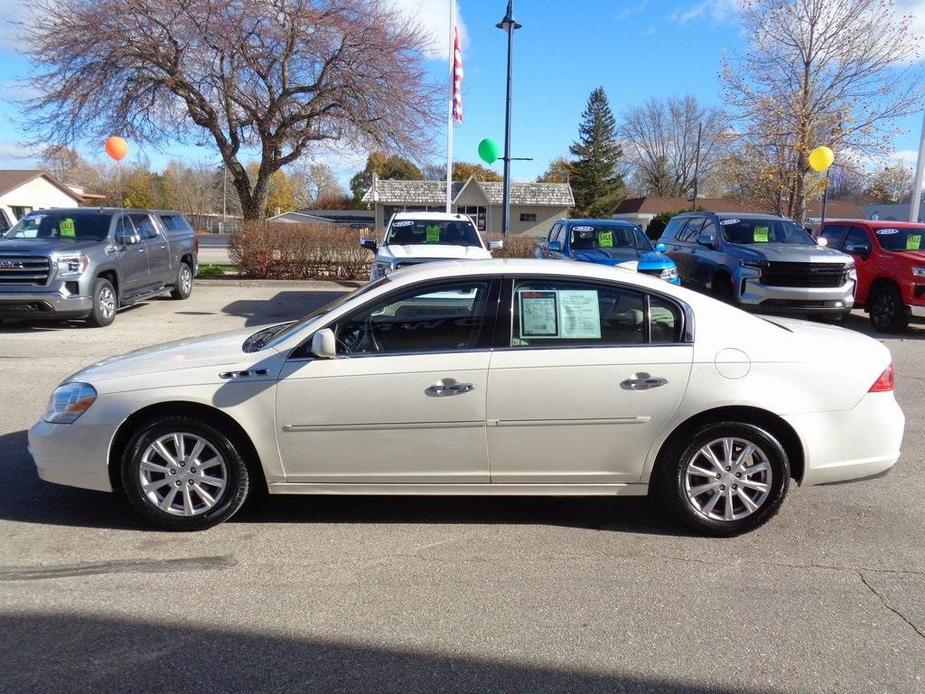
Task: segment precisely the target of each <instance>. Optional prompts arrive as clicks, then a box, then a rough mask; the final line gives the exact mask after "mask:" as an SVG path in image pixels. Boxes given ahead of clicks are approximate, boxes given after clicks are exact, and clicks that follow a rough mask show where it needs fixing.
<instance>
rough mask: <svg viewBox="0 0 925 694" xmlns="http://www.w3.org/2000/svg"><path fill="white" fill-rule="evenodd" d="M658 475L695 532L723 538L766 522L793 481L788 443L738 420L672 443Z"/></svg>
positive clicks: (672, 505) (666, 497) (664, 493)
mask: <svg viewBox="0 0 925 694" xmlns="http://www.w3.org/2000/svg"><path fill="white" fill-rule="evenodd" d="M688 442H689V443H688ZM657 475H658V477H657V479H656V480H654V482H655V484H656V486H657V490H658V492H659V495H660V497H661V500H662V502H663V503H664V504H665V506H666V507H667V508H668V510H669V511H670V512H671V513H672V514H673V515H674V516H675V517H676V518H678V519H679V520H680V521H681V522H683V523H685V524H686V525H688V526H690V527H692V528H694V529H695V530H698V531H699V532H701V533H703V534H706V535H714V536H719V537H727V536H731V535H738V534H739V533H743V532H747V531H749V530H753V529H755V528H757V527H758V526H760V525H762V524H764V523H766V522H767V521H768V520H769V519H770V518H771V517H772V516H773V515H774V514H775V513H777V510H778V509H779V508H780V505H781V503H782V502H783V500H784V496H785V495H786V494H787V488H788V486H789V484H790V466H789V462H788V460H787V454H786V452H785V451H784V448H783V446H781V444H780V443H779V442H778V441H777V439H775V438H774V437H773V436H772V435H771V434H769V433H768V432H766V431H764V430H762V429H759V428H758V427H756V426H753V425H751V424H743V423H737V422H721V423H718V424H710V425H708V426H706V427H704V428H703V429H701V430H699V431H698V432H697V433H696V434H695V435H694V436H693V438H690V437H685V438H684V439H683V440H681V441H678V442H677V443H676V444H674V445H671V446H670V447H669V448H668V449H667V450H666V451H664V452H663V455H662V456H661V457H660V461H659V468H658V470H657Z"/></svg>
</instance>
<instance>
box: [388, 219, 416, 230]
mask: <svg viewBox="0 0 925 694" xmlns="http://www.w3.org/2000/svg"><path fill="white" fill-rule="evenodd" d="M413 224H414V220H413V219H401V220H399V221H397V222H392V227H393V228H395V227H410V226H412V225H413Z"/></svg>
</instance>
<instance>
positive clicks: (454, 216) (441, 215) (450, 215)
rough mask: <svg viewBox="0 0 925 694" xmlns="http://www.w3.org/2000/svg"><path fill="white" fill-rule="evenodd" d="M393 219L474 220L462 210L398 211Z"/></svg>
mask: <svg viewBox="0 0 925 694" xmlns="http://www.w3.org/2000/svg"><path fill="white" fill-rule="evenodd" d="M393 219H396V220H398V219H424V220H431V221H435V222H459V221H466V222H470V223H471V222H472V219H471V218H470V217H469V215H465V214H462V213H460V212H396V213H395V216H394V217H393Z"/></svg>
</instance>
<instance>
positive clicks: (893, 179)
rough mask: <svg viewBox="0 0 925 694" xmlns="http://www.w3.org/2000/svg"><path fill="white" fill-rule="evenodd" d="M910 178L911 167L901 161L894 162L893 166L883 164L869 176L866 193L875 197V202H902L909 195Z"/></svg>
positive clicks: (911, 175)
mask: <svg viewBox="0 0 925 694" xmlns="http://www.w3.org/2000/svg"><path fill="white" fill-rule="evenodd" d="M912 179H913V174H912V169H911V168H909V167H908V166H905V165H904V164H903V163H902V162H896V164H894V165H893V166H885V167H884V168H882V169H880V170H879V171H877V172H876V173H875V174H874V175H873V176H872V177H871V179H870V186H869V187H868V188H867V193H868V194H869V195H871V196H873V197H874V198H876V199H877V202H885V203H897V202H902V201H903V200H905V199H906V198H907V197H909V191H910V190H912Z"/></svg>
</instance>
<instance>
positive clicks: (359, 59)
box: [20, 0, 437, 219]
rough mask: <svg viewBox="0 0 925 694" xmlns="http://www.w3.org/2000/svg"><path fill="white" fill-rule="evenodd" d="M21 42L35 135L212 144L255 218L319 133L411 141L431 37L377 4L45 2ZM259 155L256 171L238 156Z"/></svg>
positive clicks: (328, 137) (428, 119)
mask: <svg viewBox="0 0 925 694" xmlns="http://www.w3.org/2000/svg"><path fill="white" fill-rule="evenodd" d="M36 5H37V7H36V11H35V12H34V13H33V14H32V19H31V20H30V24H29V25H28V26H26V27H25V31H24V36H23V40H22V41H21V42H20V45H21V46H24V49H23V50H24V51H25V53H26V55H27V56H28V57H29V58H30V59H31V62H32V64H33V74H32V76H31V81H32V82H33V83H35V84H40V85H41V90H39V93H38V94H37V95H36V96H34V97H32V98H29V99H26V100H25V103H24V105H23V106H24V111H25V112H26V113H29V114H30V117H29V118H30V123H29V125H30V129H31V132H33V133H34V134H35V139H36V140H37V141H46V142H55V143H61V144H73V143H75V142H77V141H81V140H86V139H89V138H93V139H98V138H102V137H103V136H106V135H109V134H111V133H114V132H116V133H119V134H121V135H123V136H126V137H128V138H129V139H130V140H134V141H138V142H153V143H160V142H165V141H175V140H180V141H186V142H196V141H200V140H202V139H203V138H206V139H207V140H211V141H212V142H214V144H215V147H216V148H217V149H218V152H219V153H220V155H221V159H222V161H223V162H224V164H225V166H226V167H227V170H228V175H229V177H230V182H231V183H232V184H233V186H234V189H235V191H236V192H237V195H238V197H239V198H240V202H241V209H242V211H243V215H244V217H245V218H246V219H256V218H259V217H262V216H263V215H264V213H265V210H266V208H267V196H268V194H269V192H270V182H271V179H272V177H273V175H274V174H275V173H276V172H277V171H279V170H280V169H282V168H283V167H284V166H287V165H288V164H291V163H293V162H295V161H296V160H298V159H299V157H301V156H302V155H303V154H305V153H306V152H307V151H308V150H309V149H310V148H311V147H312V146H313V145H315V144H317V143H321V142H325V141H327V142H338V143H341V144H344V145H348V146H356V147H364V148H376V147H385V148H388V149H396V150H407V151H414V150H415V148H416V147H418V143H419V142H421V141H422V140H423V135H424V133H426V132H427V131H428V129H429V127H430V126H431V124H433V123H434V122H435V116H436V114H437V102H436V100H435V91H434V89H433V87H432V86H431V85H430V84H429V83H428V81H427V77H426V66H425V59H424V52H423V51H424V48H425V45H426V42H427V37H426V36H425V35H424V34H423V33H422V32H421V30H420V29H419V28H418V27H417V26H416V25H414V24H413V23H411V22H409V21H408V20H405V19H403V18H402V15H400V14H399V11H398V10H396V9H394V8H393V6H392V5H390V4H388V3H384V2H378V1H377V0H270V1H268V0H158V1H157V2H151V0H39V2H38V3H36ZM255 151H256V152H257V155H258V157H259V163H258V166H257V167H256V169H254V170H251V171H248V168H247V167H246V165H245V162H244V161H242V158H245V157H249V156H253V155H252V154H251V153H253V152H255Z"/></svg>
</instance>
